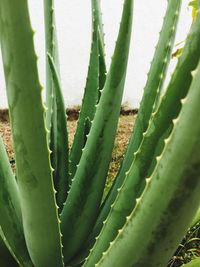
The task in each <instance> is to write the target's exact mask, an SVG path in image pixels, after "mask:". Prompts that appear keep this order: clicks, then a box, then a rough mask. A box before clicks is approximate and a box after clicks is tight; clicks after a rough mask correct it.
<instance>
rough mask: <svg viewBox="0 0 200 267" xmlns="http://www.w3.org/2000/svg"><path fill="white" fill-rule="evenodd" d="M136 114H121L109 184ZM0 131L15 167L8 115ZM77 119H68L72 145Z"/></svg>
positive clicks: (3, 118)
mask: <svg viewBox="0 0 200 267" xmlns="http://www.w3.org/2000/svg"><path fill="white" fill-rule="evenodd" d="M134 120H135V115H128V116H122V115H121V116H120V119H119V126H118V130H117V135H116V140H115V146H114V150H113V155H112V162H111V164H110V168H109V173H108V182H107V185H108V184H110V182H111V180H112V179H113V177H114V176H115V174H116V172H117V169H118V167H119V165H120V162H121V159H122V158H123V153H124V151H125V149H126V146H127V144H128V140H129V136H130V134H131V131H132V128H133V125H134ZM0 123H1V124H0V133H1V136H2V137H3V141H4V144H5V146H6V150H7V152H8V155H9V159H10V162H11V164H12V167H13V169H14V168H15V160H14V153H13V147H12V140H11V130H10V124H9V122H8V118H7V116H1V118H0ZM76 123H77V121H76V120H69V121H68V132H69V142H70V145H71V144H72V142H73V138H74V133H75V130H76Z"/></svg>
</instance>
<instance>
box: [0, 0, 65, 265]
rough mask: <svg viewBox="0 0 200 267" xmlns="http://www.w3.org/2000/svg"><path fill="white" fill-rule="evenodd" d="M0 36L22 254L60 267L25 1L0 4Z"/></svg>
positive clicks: (56, 226) (48, 168)
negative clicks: (24, 245)
mask: <svg viewBox="0 0 200 267" xmlns="http://www.w3.org/2000/svg"><path fill="white" fill-rule="evenodd" d="M0 35H1V38H0V40H1V48H2V56H3V64H4V72H5V78H6V88H7V95H8V104H9V109H10V118H11V126H12V134H13V141H14V151H15V156H16V164H17V177H18V186H19V192H20V203H21V210H22V219H23V227H24V234H25V239H26V243H27V247H28V251H29V254H30V257H31V259H32V261H33V263H34V265H36V266H41V267H43V266H44V267H46V266H49V267H51V266H52V267H55V266H57V267H62V266H63V262H62V253H61V235H60V231H59V221H58V212H57V208H56V203H55V194H54V188H53V180H52V171H51V165H50V154H49V149H48V141H47V131H46V129H45V122H44V107H43V104H42V98H41V85H40V83H39V79H38V73H37V57H36V55H35V51H34V45H33V31H32V29H31V26H30V19H29V13H28V6H27V1H20V2H19V1H18V0H14V1H13V0H12V1H11V0H3V1H1V2H0ZM13 55H15V56H14V57H13ZM50 251H51V253H49V252H50Z"/></svg>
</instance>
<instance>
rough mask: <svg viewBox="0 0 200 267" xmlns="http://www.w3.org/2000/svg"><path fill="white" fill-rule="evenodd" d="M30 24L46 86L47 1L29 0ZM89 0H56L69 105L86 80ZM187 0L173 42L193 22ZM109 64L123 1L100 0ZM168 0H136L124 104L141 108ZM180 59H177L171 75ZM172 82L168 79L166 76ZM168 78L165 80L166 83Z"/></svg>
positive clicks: (1, 93)
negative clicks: (44, 12) (45, 37)
mask: <svg viewBox="0 0 200 267" xmlns="http://www.w3.org/2000/svg"><path fill="white" fill-rule="evenodd" d="M28 2H29V6H30V17H31V22H32V27H33V29H34V30H35V32H36V34H35V40H34V41H35V49H36V53H37V55H38V57H39V60H38V68H39V76H40V81H41V83H42V85H43V86H44V85H45V66H44V63H45V60H44V58H45V55H44V24H43V1H41V0H29V1H28ZM90 2H91V0H84V1H83V0H68V1H66V0H55V12H56V24H57V31H58V44H59V56H60V70H61V79H62V88H63V93H64V98H65V104H66V107H68V108H71V107H75V106H78V105H80V104H81V100H82V96H83V90H84V86H85V81H86V75H87V68H88V62H89V54H90V41H91V4H90ZM188 2H189V0H183V4H182V10H181V17H180V20H179V26H178V31H177V36H176V41H175V47H174V51H176V49H177V48H178V47H177V46H176V45H177V44H178V43H180V42H182V41H184V40H185V36H186V34H187V33H188V31H189V28H190V25H191V20H192V16H191V9H190V8H188ZM101 5H102V13H103V21H104V32H105V43H106V47H105V50H106V61H107V66H109V64H110V59H111V56H112V54H113V51H114V45H115V41H116V38H117V33H118V29H119V21H120V17H121V13H122V5H123V0H109V1H107V0H101ZM166 6H167V0H151V1H147V0H135V4H134V21H133V34H132V43H131V50H130V57H129V65H128V72H127V79H126V85H125V92H124V98H123V103H125V104H126V105H128V106H129V107H130V108H138V107H139V103H140V99H141V96H142V92H143V88H144V85H145V82H146V77H147V76H146V75H147V73H148V69H149V65H150V62H151V59H152V57H153V53H154V48H155V45H156V42H157V40H158V36H159V31H160V28H161V26H162V21H163V17H164V13H165V10H166ZM176 61H177V59H176V58H173V59H172V62H171V65H170V67H169V72H168V77H169V76H170V74H171V73H172V71H173V69H174V66H175V64H176ZM167 80H168V79H167ZM167 80H166V83H167ZM6 107H7V100H6V92H5V82H4V76H3V69H2V59H1V55H0V108H6Z"/></svg>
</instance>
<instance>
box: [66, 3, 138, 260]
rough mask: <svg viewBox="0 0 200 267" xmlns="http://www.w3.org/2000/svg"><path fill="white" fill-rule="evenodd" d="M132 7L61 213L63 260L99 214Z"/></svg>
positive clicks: (126, 12)
mask: <svg viewBox="0 0 200 267" xmlns="http://www.w3.org/2000/svg"><path fill="white" fill-rule="evenodd" d="M132 8H133V1H132V0H126V1H125V3H124V10H123V15H122V21H121V26H120V30H119V35H118V40H117V43H116V48H115V52H114V56H113V58H112V63H111V67H110V71H109V73H108V76H107V79H106V83H105V87H104V89H103V92H102V95H101V99H100V101H99V104H98V107H97V111H96V114H95V118H94V121H93V123H92V126H91V130H90V133H89V136H88V139H87V142H86V145H85V148H84V150H83V154H82V157H81V161H80V163H79V167H78V169H77V171H76V174H75V176H74V180H73V182H72V186H71V189H70V192H69V195H68V198H67V202H66V204H65V207H64V209H63V212H62V214H61V229H62V234H63V245H64V256H65V261H66V262H67V261H68V260H70V258H71V257H73V256H74V254H75V253H76V252H77V251H78V250H79V249H80V248H81V243H82V242H83V241H84V240H85V239H86V238H87V236H88V235H89V233H90V231H91V227H92V226H93V224H94V222H95V219H96V216H97V214H98V209H99V205H100V202H101V198H102V194H103V188H104V185H105V180H106V175H107V171H108V167H109V162H110V159H111V154H112V148H113V145H114V136H115V134H116V129H117V122H118V117H119V113H120V106H121V100H122V94H123V88H124V82H125V77H126V68H127V60H128V53H129V45H130V36H131V26H132ZM88 185H90V186H88ZM97 188H98V191H97V190H96V189H97ZM88 218H89V219H88ZM80 225H81V227H80Z"/></svg>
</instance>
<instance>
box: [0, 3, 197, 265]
mask: <svg viewBox="0 0 200 267" xmlns="http://www.w3.org/2000/svg"><path fill="white" fill-rule="evenodd" d="M133 5H134V1H133V0H124V6H123V12H122V17H121V23H120V29H119V34H118V38H117V42H116V46H115V51H114V54H113V57H112V62H111V65H110V68H109V70H108V73H107V71H106V69H107V68H106V64H105V62H106V61H105V52H104V33H103V23H102V17H101V8H100V0H91V9H92V12H91V13H92V43H91V53H90V62H89V68H88V75H87V80H86V86H85V91H84V97H83V102H82V107H81V112H80V115H79V120H78V124H77V130H76V134H75V137H74V143H73V145H72V148H71V150H69V146H68V133H67V123H66V112H65V104H64V99H63V96H62V88H61V81H60V71H59V56H58V44H57V38H56V21H55V15H54V1H53V0H45V1H44V21H45V23H44V24H45V41H46V101H43V99H42V96H41V91H42V86H41V84H40V82H39V78H38V71H37V56H36V54H35V50H34V44H33V36H34V32H33V30H32V28H31V23H30V18H29V10H28V4H27V0H20V1H19V0H1V1H0V42H1V51H2V58H3V65H4V73H5V80H6V88H7V97H8V104H9V114H10V120H11V127H12V136H13V144H14V152H15V159H16V177H15V175H14V174H13V171H12V169H11V166H10V163H9V160H8V157H7V155H6V151H5V148H4V144H3V142H2V140H1V139H0V155H1V160H0V265H1V266H4V267H7V266H9V267H16V266H23V267H27V266H28V267H29V266H30V267H34V266H35V267H47V266H48V267H64V266H84V267H93V266H105V267H110V266H116V267H123V266H130V267H131V266H132V267H133V266H134V267H155V266H158V267H165V266H166V264H167V262H168V261H169V259H170V257H171V256H172V255H173V253H174V252H175V250H176V248H177V246H178V244H179V243H180V242H181V239H182V238H183V236H184V234H185V233H186V232H187V229H188V227H189V226H190V225H191V224H192V221H193V223H194V222H195V223H196V222H197V221H198V220H199V212H198V209H199V204H200V152H199V151H200V139H199V136H200V122H199V112H198V110H199V98H200V63H199V62H200V61H199V60H200V49H199V47H200V13H199V9H200V0H198V1H197V6H198V8H197V13H196V17H195V20H194V21H193V24H192V27H191V30H190V32H189V34H188V37H187V40H186V43H185V46H184V49H183V51H182V54H181V55H180V57H179V59H178V63H177V66H176V69H175V71H174V73H173V74H172V76H171V79H170V81H169V84H168V86H167V87H166V89H165V93H164V94H163V95H162V96H161V90H162V88H163V84H164V81H165V76H166V73H167V67H168V64H169V62H170V57H171V50H172V48H173V41H174V38H175V33H176V26H177V21H178V17H179V14H180V6H181V0H169V1H168V7H167V10H166V15H165V19H164V21H163V26H162V30H161V33H160V37H159V41H158V44H157V47H156V50H155V54H154V58H153V61H152V64H151V67H150V71H149V74H148V79H147V83H146V86H145V89H144V95H143V98H142V101H141V104H140V109H139V111H138V115H137V119H136V123H135V126H134V129H133V132H132V135H131V138H130V141H129V145H128V148H127V151H126V153H125V156H124V159H123V161H122V163H121V167H120V169H119V171H118V174H117V176H116V178H115V181H114V182H113V185H112V187H111V188H110V191H109V193H108V194H107V196H106V198H105V199H104V201H102V197H103V192H104V187H105V182H106V177H107V172H108V168H109V163H110V160H111V154H112V149H113V145H114V139H115V134H116V129H117V123H118V118H119V113H120V107H121V101H122V95H123V89H124V84H125V78H126V69H127V63H128V55H129V47H130V40H131V32H132V18H133V13H134V12H133V9H134V8H133ZM133 83H134V82H133ZM195 215H196V216H195ZM198 264H199V259H196V260H194V261H192V262H191V263H189V264H186V265H184V266H186V267H189V266H191V267H193V266H195V267H196V266H199V265H198Z"/></svg>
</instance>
